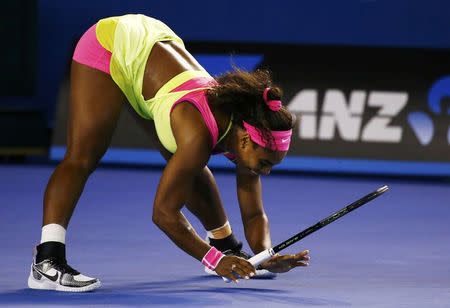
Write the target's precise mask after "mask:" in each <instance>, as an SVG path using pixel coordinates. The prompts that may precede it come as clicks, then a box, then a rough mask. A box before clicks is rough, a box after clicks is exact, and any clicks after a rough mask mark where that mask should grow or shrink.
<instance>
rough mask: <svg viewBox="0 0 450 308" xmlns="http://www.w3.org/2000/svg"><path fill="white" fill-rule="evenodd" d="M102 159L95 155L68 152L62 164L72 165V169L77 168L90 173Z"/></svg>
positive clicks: (81, 171) (87, 173) (83, 172)
mask: <svg viewBox="0 0 450 308" xmlns="http://www.w3.org/2000/svg"><path fill="white" fill-rule="evenodd" d="M99 161H100V157H97V156H94V155H84V156H80V155H71V154H70V153H68V154H66V156H65V157H64V159H63V161H62V162H61V164H63V165H64V166H67V167H70V168H72V169H76V170H77V171H78V172H80V173H82V174H86V175H89V174H91V173H92V172H93V171H94V170H95V169H96V168H97V165H98V163H99Z"/></svg>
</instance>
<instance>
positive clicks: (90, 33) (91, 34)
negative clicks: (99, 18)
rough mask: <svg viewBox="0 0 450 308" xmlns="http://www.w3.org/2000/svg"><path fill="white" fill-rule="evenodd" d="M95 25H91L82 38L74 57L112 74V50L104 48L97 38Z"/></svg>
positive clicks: (79, 61) (78, 60)
mask: <svg viewBox="0 0 450 308" xmlns="http://www.w3.org/2000/svg"><path fill="white" fill-rule="evenodd" d="M95 27H96V25H93V26H92V27H90V28H89V29H88V30H87V31H86V32H85V33H84V34H83V36H82V37H81V38H80V40H79V41H78V44H77V46H76V47H75V52H74V53H73V57H72V59H73V60H74V61H76V62H78V63H81V64H84V65H86V66H89V67H92V68H94V69H97V70H100V71H102V72H105V73H106V74H108V75H110V70H109V65H110V63H111V52H109V51H108V50H106V49H105V48H103V46H102V45H100V43H99V41H98V40H97V36H96V34H95Z"/></svg>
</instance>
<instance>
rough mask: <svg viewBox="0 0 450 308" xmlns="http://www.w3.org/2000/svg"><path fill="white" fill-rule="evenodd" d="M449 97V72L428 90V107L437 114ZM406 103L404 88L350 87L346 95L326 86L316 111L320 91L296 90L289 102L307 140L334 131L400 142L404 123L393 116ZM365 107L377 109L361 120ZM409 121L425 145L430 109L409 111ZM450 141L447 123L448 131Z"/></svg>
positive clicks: (430, 129)
mask: <svg viewBox="0 0 450 308" xmlns="http://www.w3.org/2000/svg"><path fill="white" fill-rule="evenodd" d="M445 98H450V76H449V77H446V78H442V79H440V80H438V81H436V82H435V83H434V84H433V85H432V87H431V88H430V91H429V94H428V108H429V109H430V111H431V113H432V114H434V115H436V116H438V115H442V114H443V113H445V114H446V115H450V107H449V108H448V110H442V107H441V106H442V101H443V100H444V99H445ZM407 103H408V93H407V92H393V91H389V92H388V91H363V90H353V91H352V92H351V93H350V95H348V96H346V95H345V94H344V92H343V91H341V90H338V89H329V90H327V91H326V92H325V93H324V96H323V102H322V104H321V106H322V108H321V110H320V112H318V111H319V92H318V90H314V89H305V90H302V91H300V92H298V93H297V94H296V95H295V96H294V97H293V98H292V100H291V101H290V102H289V106H288V109H289V110H290V111H291V112H294V113H298V114H301V120H300V121H299V131H298V136H299V138H300V139H304V140H305V139H306V140H308V139H309V140H317V139H318V140H323V141H326V140H333V139H334V138H335V137H336V135H339V137H340V138H341V139H342V140H345V141H349V142H361V141H362V142H382V143H400V142H401V141H402V136H403V127H402V126H400V125H398V124H399V122H398V121H396V122H395V124H394V119H395V118H396V117H397V116H398V115H399V114H400V112H401V111H402V110H403V109H404V108H405V107H406V105H407ZM366 108H373V109H374V110H377V112H376V113H375V114H374V115H372V116H371V118H370V119H368V120H367V115H366V118H365V119H364V121H363V115H364V113H365V109H366ZM407 120H408V124H409V126H410V127H411V129H412V130H413V131H414V133H415V135H416V137H417V139H418V141H419V143H420V144H421V145H428V144H429V143H430V142H431V140H432V139H433V136H434V124H433V120H432V118H431V116H430V115H429V112H428V113H427V112H425V111H417V112H411V113H409V114H408V116H407ZM447 139H448V143H449V144H450V127H449V130H448V135H447Z"/></svg>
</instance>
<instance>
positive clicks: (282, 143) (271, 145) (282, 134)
mask: <svg viewBox="0 0 450 308" xmlns="http://www.w3.org/2000/svg"><path fill="white" fill-rule="evenodd" d="M242 122H243V123H244V127H245V130H246V131H247V133H248V134H249V135H250V139H251V140H252V141H253V142H254V143H256V144H258V145H260V146H262V147H263V148H268V149H271V150H272V151H287V150H289V145H290V144H291V136H292V129H290V130H284V131H271V132H270V133H271V135H272V141H273V142H270V141H266V140H264V138H263V135H262V133H261V131H260V130H259V129H257V128H256V127H254V126H252V125H250V124H248V123H247V122H245V121H242Z"/></svg>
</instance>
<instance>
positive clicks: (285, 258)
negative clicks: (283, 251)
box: [261, 250, 310, 273]
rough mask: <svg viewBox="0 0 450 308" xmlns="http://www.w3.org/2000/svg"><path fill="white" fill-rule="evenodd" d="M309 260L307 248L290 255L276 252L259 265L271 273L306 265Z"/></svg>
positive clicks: (283, 271) (284, 271)
mask: <svg viewBox="0 0 450 308" xmlns="http://www.w3.org/2000/svg"><path fill="white" fill-rule="evenodd" d="M309 260H310V257H309V250H304V251H302V252H299V253H297V254H292V255H279V254H276V255H275V256H273V257H272V258H271V259H270V260H268V261H266V262H264V263H262V264H261V266H262V267H263V268H265V269H267V270H268V271H270V272H272V273H286V272H289V271H290V270H291V269H293V268H295V267H297V266H308V265H309V263H308V262H309Z"/></svg>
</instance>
